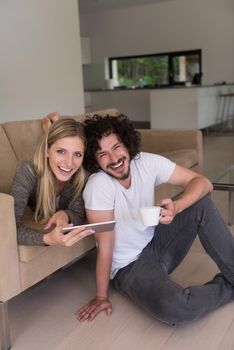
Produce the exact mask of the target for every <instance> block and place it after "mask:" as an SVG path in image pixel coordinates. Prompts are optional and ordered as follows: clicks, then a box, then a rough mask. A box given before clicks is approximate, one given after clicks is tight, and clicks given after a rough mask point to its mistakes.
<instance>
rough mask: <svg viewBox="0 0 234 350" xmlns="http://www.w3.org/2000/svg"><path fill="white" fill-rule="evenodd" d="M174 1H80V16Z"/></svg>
mask: <svg viewBox="0 0 234 350" xmlns="http://www.w3.org/2000/svg"><path fill="white" fill-rule="evenodd" d="M165 1H172V0H78V3H79V12H80V14H85V13H94V12H100V11H106V10H112V9H117V8H125V7H131V6H137V5H147V4H152V3H158V2H165Z"/></svg>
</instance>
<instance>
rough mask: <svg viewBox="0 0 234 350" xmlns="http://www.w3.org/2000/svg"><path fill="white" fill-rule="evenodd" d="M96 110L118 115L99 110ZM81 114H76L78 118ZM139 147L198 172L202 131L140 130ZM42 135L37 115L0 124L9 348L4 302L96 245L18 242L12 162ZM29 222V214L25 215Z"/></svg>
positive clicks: (3, 328)
mask: <svg viewBox="0 0 234 350" xmlns="http://www.w3.org/2000/svg"><path fill="white" fill-rule="evenodd" d="M98 113H99V114H103V115H105V114H108V113H109V114H112V115H117V114H118V111H117V110H115V109H112V110H103V111H99V112H98ZM84 117H85V116H84V115H82V116H76V117H75V119H77V120H82V119H83V118H84ZM140 131H141V133H142V150H144V151H148V152H154V153H159V154H163V155H165V156H167V157H169V158H171V159H172V160H175V161H176V162H177V163H179V164H181V165H184V166H186V167H188V168H192V169H194V170H197V171H200V170H201V167H202V134H201V132H200V131H197V130H189V131H170V130H167V131H159V130H140ZM41 135H42V129H41V122H40V120H26V121H16V122H6V123H3V124H1V125H0V174H1V181H0V276H1V278H0V332H1V337H0V344H1V346H0V349H4V350H5V349H9V348H10V331H9V329H10V328H9V321H8V310H7V302H8V301H9V300H10V299H11V298H13V297H15V296H17V295H19V294H20V293H21V292H23V291H25V290H26V289H27V288H29V287H31V286H33V285H35V284H36V283H37V282H39V281H41V280H42V279H44V278H45V277H47V276H48V275H50V274H52V273H53V272H55V271H56V270H58V269H60V268H62V267H64V266H66V265H67V264H70V263H71V262H73V261H75V260H76V259H78V258H80V257H81V256H82V255H84V254H85V253H87V252H88V251H89V250H91V249H93V248H94V247H95V242H94V239H93V238H92V237H87V238H85V239H84V240H82V241H81V242H78V243H77V244H75V245H74V246H73V247H71V248H67V247H56V246H53V247H35V246H31V247H30V246H18V245H17V238H16V226H15V218H14V201H13V198H12V197H11V196H10V195H9V191H10V187H11V183H12V179H13V176H14V172H15V168H16V165H17V163H18V162H19V161H21V160H23V159H30V158H31V157H32V154H33V152H34V150H35V147H36V145H37V143H38V141H39V139H40V137H41ZM178 191H180V190H178V189H176V190H175V189H174V188H171V187H169V186H168V185H163V186H161V188H160V189H157V192H158V193H157V194H158V196H159V197H162V196H164V197H167V196H169V197H172V196H175V195H176V194H178ZM25 217H26V220H29V221H28V222H29V224H32V225H33V222H32V220H31V217H32V215H31V214H30V215H29V214H28V213H27V215H26V216H25Z"/></svg>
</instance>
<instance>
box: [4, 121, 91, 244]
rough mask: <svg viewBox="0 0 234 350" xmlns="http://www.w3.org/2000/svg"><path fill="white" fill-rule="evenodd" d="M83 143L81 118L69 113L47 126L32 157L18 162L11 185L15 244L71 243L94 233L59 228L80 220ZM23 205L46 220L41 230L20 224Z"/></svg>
mask: <svg viewBox="0 0 234 350" xmlns="http://www.w3.org/2000/svg"><path fill="white" fill-rule="evenodd" d="M85 146H86V140H85V135H84V129H83V126H82V124H81V123H79V122H77V121H75V120H74V119H72V118H67V119H61V120H57V121H55V122H54V123H53V124H52V125H51V126H50V127H49V128H47V130H46V132H45V134H44V135H43V138H42V141H41V143H40V144H39V145H38V147H37V149H36V152H35V154H34V157H33V160H32V161H23V162H21V163H20V164H19V166H18V167H17V170H16V174H15V178H14V181H13V186H12V191H11V194H12V195H13V197H14V199H15V217H16V225H17V237H18V243H19V244H24V245H42V246H43V245H64V246H71V245H73V244H74V243H76V242H77V241H79V240H81V239H82V238H84V237H85V236H87V235H89V234H92V233H93V231H92V230H90V229H80V228H79V229H74V230H72V231H70V232H69V233H68V234H66V235H64V234H63V233H62V231H61V229H62V227H64V226H68V225H72V224H73V225H79V224H81V223H82V222H83V220H84V205H83V199H82V190H83V187H84V184H85V181H86V177H87V176H86V175H85V172H84V170H83V167H82V162H83V159H84V153H85ZM27 206H29V207H30V208H31V209H32V210H33V211H34V212H35V221H36V222H38V223H42V224H44V225H45V226H44V229H43V230H41V231H38V230H34V229H32V228H30V227H27V226H26V225H24V222H23V216H24V212H25V209H26V207H27ZM44 230H46V232H47V233H45V231H44ZM48 231H49V232H48Z"/></svg>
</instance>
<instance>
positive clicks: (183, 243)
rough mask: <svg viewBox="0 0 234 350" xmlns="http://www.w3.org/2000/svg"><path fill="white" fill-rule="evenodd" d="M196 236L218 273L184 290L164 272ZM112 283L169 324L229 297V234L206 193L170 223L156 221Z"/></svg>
mask: <svg viewBox="0 0 234 350" xmlns="http://www.w3.org/2000/svg"><path fill="white" fill-rule="evenodd" d="M197 234H198V235H199V238H200V241H201V243H202V245H203V247H204V249H205V250H206V252H207V253H208V254H209V255H210V257H211V258H212V259H213V260H214V261H215V262H216V264H217V265H218V267H219V269H220V271H221V273H220V274H218V275H217V276H215V277H214V279H213V280H212V281H210V282H208V283H206V284H204V285H202V286H192V287H189V288H183V287H181V286H180V285H178V284H176V283H175V282H173V281H172V280H171V279H170V276H169V274H170V273H171V272H172V271H173V270H174V269H175V268H176V267H177V266H178V264H179V263H180V262H181V261H182V260H183V258H184V257H185V255H186V254H187V252H188V251H189V249H190V247H191V245H192V243H193V241H194V239H195V237H196V235H197ZM205 268H206V267H205V266H204V269H205ZM113 284H114V287H115V288H116V289H117V290H118V291H120V292H121V293H123V294H125V295H128V296H129V297H130V298H131V299H132V300H133V301H134V302H135V303H136V304H138V305H139V306H140V307H141V308H142V309H144V310H145V311H146V312H147V313H149V314H151V315H152V316H153V317H154V318H156V319H158V320H160V321H162V322H165V323H168V324H170V325H175V324H182V323H185V322H187V321H192V320H196V319H198V318H200V317H201V316H204V315H205V314H207V313H208V312H210V311H212V310H215V309H217V308H218V307H219V306H221V305H224V304H226V303H228V302H230V301H231V300H234V238H233V237H232V235H231V233H230V232H229V230H228V228H227V226H226V224H225V223H224V222H223V220H222V218H221V216H220V214H219V212H218V210H217V209H216V208H215V206H214V204H213V203H212V201H211V199H210V196H206V197H204V198H203V199H201V200H200V201H198V202H197V203H196V204H194V205H193V206H191V207H190V208H188V209H186V210H184V211H183V212H182V213H180V214H178V215H176V217H175V218H174V220H173V222H172V223H171V224H169V225H161V224H159V225H158V226H157V228H156V232H155V234H154V237H153V239H152V240H151V242H150V243H149V244H148V245H147V246H146V247H145V248H144V249H143V251H142V252H141V254H140V256H139V258H138V259H137V260H136V261H134V262H132V263H130V264H129V265H127V266H126V267H124V268H122V269H120V270H119V271H118V272H117V274H116V276H115V278H114V280H113Z"/></svg>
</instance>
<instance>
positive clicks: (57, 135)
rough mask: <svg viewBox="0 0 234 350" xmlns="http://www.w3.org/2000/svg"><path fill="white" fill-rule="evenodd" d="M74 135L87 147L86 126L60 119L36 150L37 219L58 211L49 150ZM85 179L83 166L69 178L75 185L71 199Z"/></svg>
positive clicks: (75, 195)
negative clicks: (59, 141)
mask: <svg viewBox="0 0 234 350" xmlns="http://www.w3.org/2000/svg"><path fill="white" fill-rule="evenodd" d="M74 136H79V137H80V138H81V139H82V140H83V142H84V146H85V148H86V139H85V132H84V126H83V125H82V124H81V123H79V122H77V121H76V120H75V119H72V118H66V119H60V120H58V121H56V122H54V123H53V124H52V125H51V126H50V127H49V129H48V130H47V131H46V133H45V134H44V135H43V138H42V140H41V143H40V144H39V145H38V147H37V149H36V151H35V154H34V158H33V163H34V167H35V171H36V175H37V177H38V185H37V204H36V210H35V220H36V221H41V222H47V221H48V220H49V219H50V217H51V216H52V215H53V214H54V213H55V212H56V197H57V193H56V178H55V176H54V174H53V172H52V170H51V168H50V165H49V159H48V156H47V155H48V150H49V149H50V147H51V146H52V145H53V144H54V143H55V142H56V141H58V140H60V139H62V138H64V137H74ZM84 181H85V173H84V169H83V167H82V166H81V167H80V169H79V170H78V171H77V172H76V173H75V174H74V175H73V176H72V178H71V179H70V180H69V182H70V183H72V184H73V186H74V196H73V197H72V198H71V201H73V200H75V199H76V198H77V196H78V195H79V194H80V192H81V190H82V188H83V186H84Z"/></svg>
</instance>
